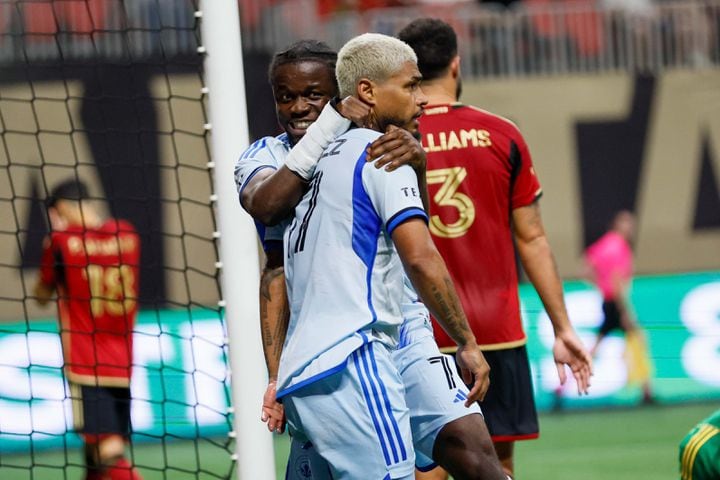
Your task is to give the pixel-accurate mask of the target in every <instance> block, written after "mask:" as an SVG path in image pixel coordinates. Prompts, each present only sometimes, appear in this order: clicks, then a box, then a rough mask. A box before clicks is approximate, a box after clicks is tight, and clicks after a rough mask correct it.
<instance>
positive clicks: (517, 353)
mask: <svg viewBox="0 0 720 480" xmlns="http://www.w3.org/2000/svg"><path fill="white" fill-rule="evenodd" d="M483 355H484V356H485V360H487V362H488V364H489V365H490V388H488V391H487V394H486V395H485V399H484V400H483V401H482V402H479V404H480V407H481V408H482V412H483V416H484V417H485V423H486V424H487V427H488V430H489V431H490V436H491V437H492V439H493V441H495V442H512V441H516V440H529V439H533V438H537V437H538V435H539V427H538V417H537V410H536V409H535V397H534V394H533V386H532V377H531V375H530V363H529V361H528V355H527V349H526V348H525V346H524V345H523V346H521V347H516V348H510V349H505V350H484V351H483Z"/></svg>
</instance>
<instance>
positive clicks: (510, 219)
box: [398, 19, 592, 478]
mask: <svg viewBox="0 0 720 480" xmlns="http://www.w3.org/2000/svg"><path fill="white" fill-rule="evenodd" d="M398 37H399V38H400V39H401V40H403V41H405V42H406V43H408V44H409V45H410V46H411V47H412V48H413V50H415V53H416V54H417V56H418V66H419V68H420V72H421V73H422V75H423V82H422V85H421V86H422V89H423V91H424V93H425V94H426V95H428V98H429V102H428V105H427V107H426V108H425V113H424V115H423V116H422V117H421V118H420V132H421V134H422V143H423V147H424V148H425V151H426V152H427V183H428V186H429V189H430V195H431V199H432V201H431V206H430V231H431V232H432V235H433V240H434V241H435V244H436V245H437V248H438V250H439V251H440V253H441V254H442V256H443V258H444V259H445V262H446V264H447V266H448V269H449V270H450V274H451V276H452V278H453V282H454V283H455V285H456V286H457V290H458V294H459V296H460V300H461V302H462V305H463V309H464V310H465V312H466V313H467V316H468V320H469V322H470V325H471V327H472V328H473V331H474V333H475V336H476V339H477V341H478V344H480V346H481V348H482V349H483V353H484V355H485V357H486V359H487V360H488V363H489V364H490V388H489V389H488V392H487V395H486V397H485V399H484V400H483V402H482V403H481V405H482V410H483V412H484V414H485V421H486V423H487V426H488V429H489V430H490V434H491V436H492V438H493V443H494V445H495V449H496V451H497V453H498V456H499V458H500V461H501V463H502V465H503V469H504V470H505V472H506V473H507V474H508V475H510V476H512V475H513V471H514V468H513V447H514V442H515V441H516V440H525V439H531V438H536V437H537V436H538V422H537V413H536V409H535V403H534V398H533V389H532V381H531V376H530V368H529V363H528V357H527V351H526V348H525V343H526V341H527V337H526V335H525V332H524V331H523V328H522V322H521V318H520V305H519V299H518V279H517V267H516V261H515V252H514V248H513V239H514V240H515V243H516V245H517V250H518V253H519V257H520V261H521V262H522V265H523V267H524V268H525V271H526V272H527V274H528V277H529V278H530V281H531V282H532V283H533V285H534V286H535V288H536V289H537V291H538V293H539V294H540V297H541V299H542V301H543V304H544V305H545V309H546V310H547V312H548V315H549V317H550V319H551V321H552V325H553V331H554V333H555V343H554V345H553V355H554V358H555V363H556V365H557V370H558V375H559V377H560V382H561V383H564V382H565V380H566V373H565V369H564V365H568V366H569V367H570V368H571V370H572V372H573V375H574V377H575V380H576V381H577V386H578V392H579V393H586V392H587V388H588V386H589V378H590V375H591V373H592V359H591V357H590V355H589V354H588V352H587V351H586V349H585V348H584V346H583V344H582V343H581V342H580V339H579V338H578V336H577V334H576V333H575V331H574V329H573V327H572V326H571V324H570V322H569V320H568V315H567V311H566V308H565V304H564V300H563V292H562V283H561V281H560V278H559V277H558V274H557V269H556V266H555V260H554V258H553V255H552V251H551V249H550V245H549V243H548V240H547V238H546V236H545V232H544V229H543V224H542V220H541V218H540V208H539V206H538V201H537V200H538V198H539V197H540V194H541V189H540V183H539V182H538V179H537V177H536V175H535V171H534V169H533V166H532V161H531V158H530V153H529V151H528V148H527V145H526V144H525V141H524V140H523V137H522V135H521V134H520V132H519V130H518V129H517V127H516V126H515V125H514V124H513V123H511V122H510V121H508V120H506V119H504V118H502V117H499V116H497V115H493V114H492V113H489V112H486V111H483V110H480V109H477V108H475V107H471V106H466V105H463V104H461V103H458V98H459V96H460V90H461V78H460V57H459V56H458V54H457V37H456V35H455V32H454V31H453V29H452V27H450V26H449V25H448V24H446V23H445V22H442V21H440V20H436V19H419V20H416V21H414V22H412V23H410V24H409V25H408V26H407V27H405V28H404V29H403V30H402V31H401V32H400V33H399V35H398ZM435 335H436V339H437V342H438V345H439V346H441V347H445V349H446V350H452V349H453V343H452V341H450V339H449V338H448V337H447V336H446V335H445V334H444V332H443V331H442V329H441V328H435ZM427 478H447V477H446V475H445V473H444V472H432V473H431V476H429V477H427Z"/></svg>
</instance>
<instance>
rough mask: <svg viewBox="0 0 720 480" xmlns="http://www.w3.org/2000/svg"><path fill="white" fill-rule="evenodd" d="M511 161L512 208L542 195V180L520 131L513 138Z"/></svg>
mask: <svg viewBox="0 0 720 480" xmlns="http://www.w3.org/2000/svg"><path fill="white" fill-rule="evenodd" d="M511 142H512V144H511V147H510V163H511V166H512V169H513V170H512V193H511V197H510V205H511V208H512V209H516V208H519V207H524V206H527V205H530V204H531V203H533V202H534V201H535V200H537V199H538V198H540V195H542V188H541V187H540V181H539V180H538V178H537V174H536V173H535V168H534V167H533V163H532V157H531V156H530V150H529V149H528V147H527V144H526V143H525V139H524V138H523V137H522V135H521V134H520V132H519V131H516V132H515V135H514V138H512V139H511Z"/></svg>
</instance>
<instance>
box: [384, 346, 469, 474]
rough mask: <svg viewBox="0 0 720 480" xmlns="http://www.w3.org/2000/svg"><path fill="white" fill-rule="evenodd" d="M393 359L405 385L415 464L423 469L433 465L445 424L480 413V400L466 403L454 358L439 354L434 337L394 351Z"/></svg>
mask: <svg viewBox="0 0 720 480" xmlns="http://www.w3.org/2000/svg"><path fill="white" fill-rule="evenodd" d="M393 362H394V363H395V365H396V366H397V368H398V370H400V375H401V376H402V379H403V383H404V384H405V402H406V403H407V406H408V408H409V409H410V426H411V429H412V435H413V444H414V446H415V455H416V459H415V462H416V465H417V467H418V469H420V470H427V469H430V468H433V467H434V466H435V463H434V462H433V461H432V455H433V448H434V446H435V439H436V438H437V436H438V433H440V430H441V429H442V427H444V426H445V425H447V424H448V423H450V422H452V421H453V420H457V419H458V418H461V417H464V416H465V415H470V414H475V413H481V411H480V407H479V406H478V405H477V403H473V404H472V405H470V407H466V406H465V400H466V399H467V396H468V389H467V387H466V386H465V383H464V382H463V381H462V378H460V375H459V374H458V373H457V367H456V366H455V360H454V359H453V357H451V356H450V355H445V354H442V353H440V350H439V349H438V346H437V344H436V343H435V339H434V338H433V337H425V338H422V339H417V340H415V341H413V342H412V343H410V344H409V345H408V346H406V347H405V348H401V349H399V350H395V352H393Z"/></svg>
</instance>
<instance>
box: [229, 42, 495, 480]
mask: <svg viewBox="0 0 720 480" xmlns="http://www.w3.org/2000/svg"><path fill="white" fill-rule="evenodd" d="M333 59H334V53H333V52H332V51H330V50H329V48H327V47H326V46H324V45H323V44H320V43H318V42H312V41H303V42H299V43H298V44H296V45H294V46H293V47H291V48H290V49H288V50H286V51H285V52H281V53H279V54H277V55H276V56H275V59H274V61H273V65H272V66H271V69H270V79H271V83H272V85H273V91H274V93H275V97H276V106H277V111H278V118H279V120H280V123H281V124H282V125H283V127H285V130H286V134H283V135H280V136H279V137H276V138H272V137H266V138H265V139H261V140H259V141H258V142H256V143H255V144H253V145H251V147H250V148H248V150H247V151H246V152H245V153H244V154H243V156H242V158H241V159H240V160H239V162H238V165H237V168H236V173H237V180H238V188H239V189H240V193H241V199H242V203H243V205H244V206H245V208H246V209H247V210H248V211H250V213H252V214H253V216H254V217H255V218H256V219H257V220H261V221H266V222H272V221H275V220H277V219H278V218H279V217H281V215H282V213H283V212H284V211H286V209H287V208H291V207H292V206H293V205H294V202H295V201H296V200H293V195H299V193H296V192H299V191H301V187H302V184H303V183H302V180H299V179H300V176H298V175H297V174H296V172H292V171H290V170H288V169H287V168H286V167H282V165H283V164H284V161H285V156H286V155H288V153H289V151H290V147H291V145H293V144H295V142H297V140H299V138H301V137H302V136H303V135H304V134H305V131H306V129H307V127H308V126H309V124H310V123H312V122H314V121H315V120H317V117H318V115H319V113H320V109H321V108H322V106H323V105H324V104H325V102H327V100H328V99H329V95H331V94H334V86H329V84H332V83H333V82H332V80H331V79H328V76H331V75H332V72H333V69H332V60H333ZM331 90H332V92H331ZM342 106H343V107H345V108H344V110H345V112H344V113H346V114H347V110H348V109H351V110H352V108H353V107H352V106H353V102H350V101H345V102H343V105H342ZM326 110H327V111H324V112H323V114H322V118H325V119H326V121H324V122H319V125H317V126H316V127H319V126H321V125H322V127H323V129H324V133H325V134H326V135H327V136H326V137H324V138H323V137H322V136H320V135H317V134H316V135H314V136H313V137H314V138H312V139H311V140H312V141H313V142H316V143H318V144H320V145H322V146H325V145H327V144H328V142H329V141H330V140H331V139H332V138H334V136H335V135H336V134H337V133H339V132H340V131H342V130H344V129H346V128H347V126H348V123H349V122H348V123H343V121H342V119H341V118H340V117H339V116H338V115H337V114H336V113H335V112H334V111H333V110H332V107H326ZM364 114H365V112H364V111H363V112H360V113H358V112H357V111H356V112H355V116H356V117H358V116H361V115H364ZM349 116H350V117H351V118H353V115H352V114H350V115H349ZM328 119H329V120H330V121H328ZM338 124H339V125H338ZM298 127H301V128H298ZM316 127H314V128H316ZM316 130H317V128H316ZM310 131H312V129H311V130H310ZM316 133H317V132H316ZM408 138H409V135H408V134H407V132H405V131H401V130H395V131H394V132H393V133H392V134H388V135H386V136H384V137H382V140H380V141H376V142H375V143H373V145H372V146H371V148H370V151H371V152H374V153H375V155H379V154H382V153H384V152H386V151H388V148H390V149H392V150H389V153H388V154H386V155H385V156H384V157H383V159H382V160H381V162H379V166H384V165H386V164H388V163H389V164H390V165H391V168H392V167H393V166H394V164H395V161H396V160H397V159H400V160H402V161H407V160H408V158H409V156H413V155H414V156H421V157H423V158H424V153H423V151H422V149H421V148H420V147H419V144H417V142H415V141H414V140H412V139H410V140H411V141H410V142H408V141H407V139H408ZM305 142H306V141H305ZM322 146H321V148H320V150H322ZM408 146H410V148H404V147H408ZM315 147H317V145H315ZM386 147H387V148H386ZM315 155H316V156H319V151H318V153H316V154H315ZM371 156H372V155H371ZM276 169H277V170H276ZM420 177H421V178H422V177H424V171H422V172H421V174H420ZM273 182H276V183H275V185H273ZM288 196H289V197H290V198H287V197H288ZM288 206H289V207H288ZM284 209H285V210H284ZM280 230H282V228H281V229H280ZM277 231H278V229H273V228H270V229H267V230H266V231H265V232H264V233H265V238H264V240H265V241H264V245H265V247H266V250H267V251H268V267H269V268H266V270H265V271H264V280H263V295H262V297H261V300H262V302H263V304H264V308H263V309H262V310H263V322H264V325H263V329H262V331H263V337H264V340H265V347H266V349H265V351H266V358H267V360H268V369H269V371H270V374H271V380H272V376H273V374H274V372H276V366H277V360H276V356H277V354H278V352H279V349H278V348H276V346H277V345H279V343H280V342H279V341H278V338H281V337H282V333H283V328H282V327H283V326H284V325H283V322H282V319H281V318H279V317H282V311H283V308H282V306H280V307H277V308H275V307H274V306H273V305H272V304H274V303H278V302H277V300H278V299H284V291H282V283H281V282H278V279H279V278H281V275H282V270H281V268H280V269H277V268H274V265H273V264H272V262H273V261H275V260H273V259H274V258H275V257H277V256H278V255H277V254H276V253H275V250H273V248H272V243H273V242H272V239H273V238H277ZM273 232H275V233H273ZM275 265H276V264H275ZM278 284H279V285H278ZM410 294H412V295H413V297H412V298H409V299H408V300H407V301H406V302H405V304H404V305H403V316H404V317H405V320H406V321H405V323H404V324H403V328H402V333H401V348H399V349H398V350H396V351H395V352H393V359H394V361H395V364H396V365H397V366H398V368H400V370H401V373H402V379H403V382H405V388H406V390H407V392H406V399H407V401H408V405H409V406H410V410H411V423H412V425H413V436H414V437H415V438H414V440H415V443H416V445H417V446H418V450H420V451H421V452H424V453H426V454H427V456H432V455H433V447H434V450H435V457H436V458H438V461H439V462H440V464H442V465H443V466H445V467H446V468H450V469H451V471H454V472H455V475H456V478H479V477H478V475H480V474H484V475H485V476H483V477H482V478H503V477H502V476H497V472H499V471H500V470H499V464H498V463H497V459H496V458H494V452H493V451H492V447H491V444H490V443H489V439H488V437H487V432H486V430H485V425H484V422H483V421H482V419H481V418H480V416H479V415H469V414H470V413H473V412H476V410H471V409H466V408H464V406H463V402H462V400H463V399H464V398H465V396H466V394H467V392H466V391H465V392H463V390H462V384H461V382H460V381H459V379H457V378H455V376H454V374H453V369H452V368H450V366H449V364H448V360H449V361H450V362H451V361H452V360H451V359H449V358H448V357H445V356H442V355H441V354H440V353H439V351H438V350H437V346H436V345H435V343H434V340H433V338H432V331H431V329H430V327H429V324H428V323H427V310H426V309H425V308H424V307H423V306H422V304H420V303H417V302H413V301H412V300H415V298H416V295H415V294H414V292H411V291H410ZM279 303H282V302H279ZM268 305H270V306H268ZM278 325H280V327H278ZM278 408H279V407H278V404H277V403H276V402H274V390H273V389H272V382H271V387H270V388H269V390H268V394H267V395H266V399H265V412H264V416H265V418H266V419H268V421H269V425H270V426H271V427H272V429H275V428H276V427H278V424H273V421H274V419H273V414H272V413H273V412H276V411H277V409H278ZM438 432H439V434H438ZM456 439H460V440H464V442H460V444H463V445H472V446H473V447H472V448H470V449H463V448H458V443H459V442H457V441H455V440H456ZM425 461H426V462H427V461H428V460H427V459H426V460H425ZM420 465H423V464H422V463H420ZM425 465H427V463H425ZM493 474H496V476H493ZM287 475H288V478H316V479H317V478H329V476H328V474H327V467H326V466H324V465H323V464H322V462H318V458H317V455H316V454H315V453H314V452H313V449H312V448H305V445H301V444H300V443H299V442H296V441H294V442H293V445H292V452H291V460H290V462H289V463H288V469H287ZM309 475H312V477H309Z"/></svg>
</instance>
